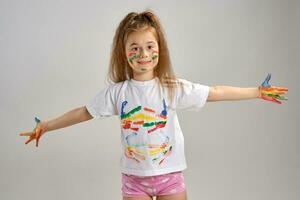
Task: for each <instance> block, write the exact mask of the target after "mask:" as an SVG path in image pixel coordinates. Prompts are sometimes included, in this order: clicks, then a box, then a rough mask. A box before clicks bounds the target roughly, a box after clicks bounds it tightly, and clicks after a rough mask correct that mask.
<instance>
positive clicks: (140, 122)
mask: <svg viewBox="0 0 300 200" xmlns="http://www.w3.org/2000/svg"><path fill="white" fill-rule="evenodd" d="M133 124H144V121H143V120H142V121H136V122H133Z"/></svg>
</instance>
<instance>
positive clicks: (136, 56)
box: [128, 52, 140, 64]
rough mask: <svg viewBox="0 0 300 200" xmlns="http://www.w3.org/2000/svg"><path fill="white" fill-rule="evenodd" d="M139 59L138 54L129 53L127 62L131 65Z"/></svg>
mask: <svg viewBox="0 0 300 200" xmlns="http://www.w3.org/2000/svg"><path fill="white" fill-rule="evenodd" d="M139 57H140V55H139V54H137V53H135V52H129V53H128V61H129V62H130V63H131V64H132V63H133V61H134V60H136V59H138V58H139Z"/></svg>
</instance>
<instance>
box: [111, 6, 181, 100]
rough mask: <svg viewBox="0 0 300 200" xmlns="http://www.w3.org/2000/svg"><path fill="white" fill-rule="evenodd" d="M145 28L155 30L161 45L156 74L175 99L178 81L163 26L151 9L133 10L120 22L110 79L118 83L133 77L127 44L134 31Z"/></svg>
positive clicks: (171, 98)
mask: <svg viewBox="0 0 300 200" xmlns="http://www.w3.org/2000/svg"><path fill="white" fill-rule="evenodd" d="M144 28H152V29H153V30H154V32H155V34H154V35H155V37H156V39H157V42H158V47H159V60H158V64H157V66H156V67H155V68H154V75H155V76H156V77H158V79H159V82H160V84H162V85H164V86H166V87H167V88H168V94H169V98H170V100H173V97H174V93H175V88H176V87H177V85H178V81H177V79H176V76H175V74H174V72H173V69H172V66H171V61H170V56H169V50H168V46H167V42H166V39H165V37H164V33H163V29H162V26H161V24H160V22H159V19H158V17H157V16H155V14H154V13H153V12H152V11H149V10H148V11H144V12H142V13H136V12H131V13H129V14H127V16H126V17H125V18H124V19H123V20H122V21H121V22H120V24H119V26H118V28H117V30H116V32H115V36H114V39H113V44H112V50H111V58H110V64H109V72H108V78H109V79H108V81H109V82H113V83H118V82H121V81H125V80H128V79H131V78H133V70H132V68H131V67H130V65H129V63H128V60H127V59H126V54H125V44H126V41H127V38H128V36H129V35H130V34H131V33H132V32H134V31H138V30H141V29H144Z"/></svg>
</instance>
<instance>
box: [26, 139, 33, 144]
mask: <svg viewBox="0 0 300 200" xmlns="http://www.w3.org/2000/svg"><path fill="white" fill-rule="evenodd" d="M32 140H34V137H30V138H29V140H27V141H26V142H25V144H28V143H29V142H31V141H32Z"/></svg>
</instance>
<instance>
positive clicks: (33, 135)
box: [20, 117, 47, 147]
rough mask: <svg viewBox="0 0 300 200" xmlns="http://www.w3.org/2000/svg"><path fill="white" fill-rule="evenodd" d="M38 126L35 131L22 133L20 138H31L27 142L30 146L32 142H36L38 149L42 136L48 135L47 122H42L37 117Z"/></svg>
mask: <svg viewBox="0 0 300 200" xmlns="http://www.w3.org/2000/svg"><path fill="white" fill-rule="evenodd" d="M35 122H36V126H35V128H34V129H33V131H30V132H23V133H20V136H29V139H28V140H27V141H26V142H25V144H28V143H29V142H31V141H32V140H34V139H35V140H36V147H38V143H39V140H40V138H41V137H42V135H44V134H45V133H46V131H47V130H46V122H42V121H41V120H39V119H38V118H37V117H35Z"/></svg>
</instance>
